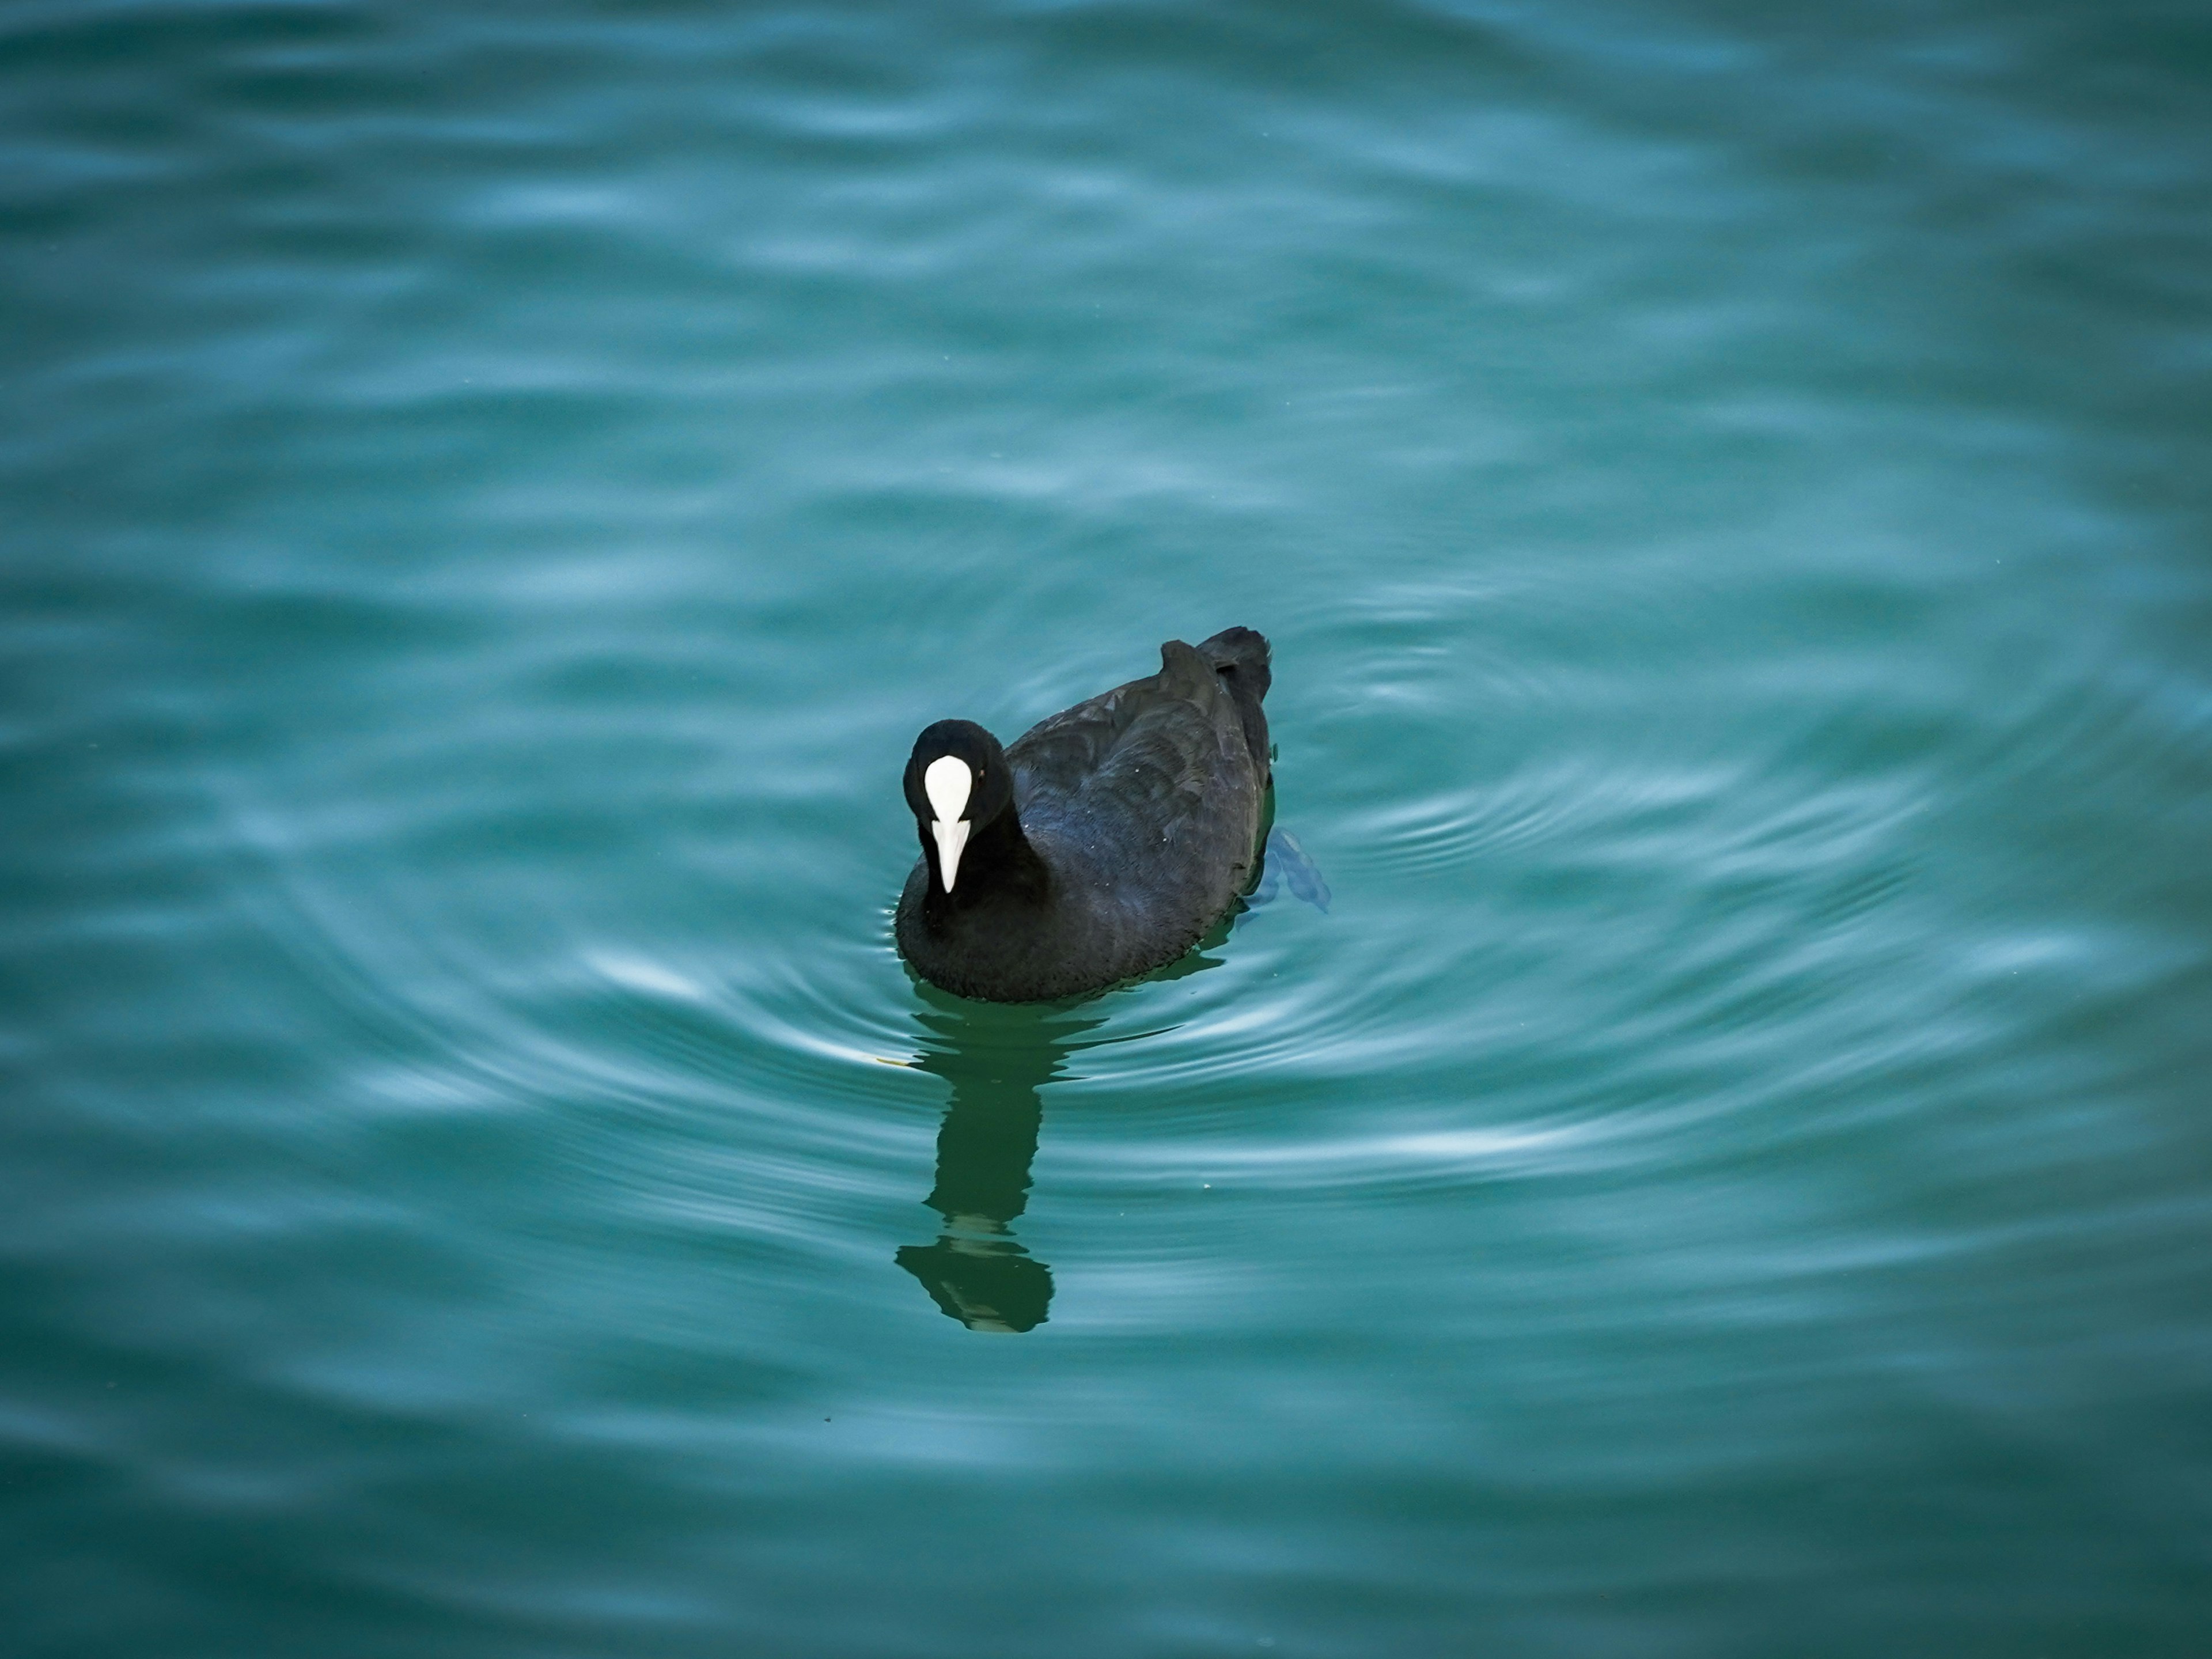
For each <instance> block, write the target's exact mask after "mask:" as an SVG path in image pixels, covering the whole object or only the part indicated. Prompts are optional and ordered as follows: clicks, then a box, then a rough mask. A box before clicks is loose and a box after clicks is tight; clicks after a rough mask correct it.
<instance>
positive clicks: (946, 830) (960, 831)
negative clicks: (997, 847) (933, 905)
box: [929, 818, 968, 893]
mask: <svg viewBox="0 0 2212 1659" xmlns="http://www.w3.org/2000/svg"><path fill="white" fill-rule="evenodd" d="M929 833H930V834H931V835H933V836H936V837H937V868H938V872H939V874H941V875H942V876H943V877H944V878H945V891H946V892H948V893H949V892H951V890H952V878H953V877H955V876H957V875H958V874H959V873H960V849H961V848H963V847H965V846H966V845H967V844H968V820H967V819H965V818H956V819H954V820H953V821H952V822H951V823H945V821H944V820H943V819H941V818H940V819H939V820H937V821H936V822H935V823H932V824H931V825H930V826H929Z"/></svg>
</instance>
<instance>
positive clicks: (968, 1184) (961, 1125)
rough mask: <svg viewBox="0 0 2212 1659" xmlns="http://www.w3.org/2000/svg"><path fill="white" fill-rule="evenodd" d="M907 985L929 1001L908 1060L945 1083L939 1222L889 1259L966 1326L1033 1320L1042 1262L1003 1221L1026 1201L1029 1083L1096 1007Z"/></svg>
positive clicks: (1033, 1093) (1031, 1153) (1061, 1058)
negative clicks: (1085, 1011)
mask: <svg viewBox="0 0 2212 1659" xmlns="http://www.w3.org/2000/svg"><path fill="white" fill-rule="evenodd" d="M916 989H917V990H918V991H919V992H920V994H921V997H922V998H923V1000H925V1001H926V1002H927V1005H928V1006H927V1007H925V1008H924V1009H923V1010H922V1011H921V1013H920V1014H919V1015H918V1016H917V1017H918V1018H920V1020H921V1024H922V1026H923V1028H924V1029H925V1030H926V1031H927V1033H928V1035H927V1036H926V1037H925V1038H924V1039H923V1046H922V1051H921V1053H920V1054H917V1055H916V1056H915V1059H914V1061H913V1065H914V1067H915V1070H916V1071H921V1072H933V1073H936V1074H937V1075H938V1076H939V1077H941V1078H943V1079H945V1081H946V1082H947V1083H949V1084H951V1085H952V1100H951V1104H950V1105H948V1106H947V1107H946V1108H945V1123H944V1127H941V1128H940V1129H939V1130H938V1132H937V1185H936V1186H935V1188H933V1189H932V1190H931V1192H930V1194H929V1197H928V1199H927V1200H926V1201H927V1204H928V1205H929V1207H930V1208H931V1209H933V1210H934V1211H936V1212H938V1214H939V1215H940V1216H942V1217H944V1218H945V1225H944V1229H943V1231H941V1232H940V1233H939V1237H938V1240H937V1242H936V1243H934V1244H908V1245H906V1246H904V1247H903V1248H902V1249H900V1251H899V1253H898V1264H899V1266H900V1267H903V1268H905V1269H906V1270H907V1271H908V1273H912V1274H913V1275H914V1276H915V1278H916V1279H920V1280H921V1284H922V1288H923V1289H924V1290H926V1291H928V1292H929V1294H930V1296H931V1297H932V1298H933V1299H934V1300H935V1302H936V1304H937V1305H938V1306H939V1307H940V1308H942V1309H943V1310H945V1312H946V1313H947V1314H950V1315H951V1316H952V1317H953V1318H955V1319H957V1320H958V1321H959V1322H961V1323H962V1324H963V1325H965V1326H966V1327H967V1328H969V1330H971V1331H1026V1330H1030V1329H1033V1328H1035V1327H1036V1326H1038V1325H1042V1323H1044V1319H1045V1309H1046V1308H1047V1306H1048V1305H1049V1304H1050V1303H1051V1301H1052V1270H1051V1269H1050V1268H1049V1267H1046V1266H1045V1264H1044V1263H1043V1262H1042V1261H1038V1260H1037V1259H1036V1257H1035V1256H1032V1255H1030V1253H1029V1252H1028V1251H1027V1250H1025V1249H1023V1248H1022V1247H1021V1245H1020V1244H1019V1243H1017V1242H1016V1240H1015V1238H1014V1236H1013V1231H1012V1224H1013V1220H1014V1218H1015V1217H1016V1216H1018V1215H1019V1214H1021V1212H1022V1211H1023V1210H1024V1207H1026V1206H1027V1205H1028V1203H1029V1195H1030V1162H1031V1160H1033V1159H1034V1158H1036V1148H1037V1128H1038V1126H1039V1125H1040V1124H1041V1123H1042V1121H1043V1119H1044V1107H1043V1104H1042V1103H1041V1102H1040V1101H1039V1100H1038V1098H1037V1091H1038V1090H1039V1089H1041V1088H1042V1087H1043V1086H1044V1085H1046V1084H1048V1083H1049V1082H1051V1081H1052V1080H1053V1079H1054V1078H1056V1077H1058V1076H1060V1074H1061V1070H1062V1067H1063V1066H1064V1065H1065V1064H1066V1060H1067V1057H1068V1055H1069V1054H1073V1053H1074V1052H1075V1050H1076V1049H1078V1048H1082V1047H1085V1045H1084V1044H1083V1043H1080V1042H1077V1041H1076V1039H1077V1038H1079V1037H1080V1036H1082V1034H1083V1033H1084V1032H1085V1031H1087V1030H1091V1028H1092V1027H1094V1026H1097V1025H1099V1024H1103V1022H1104V1016H1103V1014H1102V1015H1092V1016H1090V1017H1088V1018H1084V1017H1080V1016H1073V1015H1071V1014H1070V1013H1069V1012H1067V1011H1066V1008H1065V1007H1057V1008H1056V1007H1054V1006H1051V1005H1049V1004H1046V1005H1037V1004H1030V1003H1018V1004H1013V1005H1000V1004H994V1003H988V1002H968V1001H964V1000H962V999H960V998H957V997H949V996H946V995H945V994H943V993H942V992H939V991H935V990H933V989H931V988H930V987H927V986H917V987H916Z"/></svg>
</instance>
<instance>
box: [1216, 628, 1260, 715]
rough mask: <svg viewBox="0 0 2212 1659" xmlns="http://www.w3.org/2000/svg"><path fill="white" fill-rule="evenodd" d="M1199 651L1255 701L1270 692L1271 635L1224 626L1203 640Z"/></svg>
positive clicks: (1255, 630) (1248, 629)
mask: <svg viewBox="0 0 2212 1659" xmlns="http://www.w3.org/2000/svg"><path fill="white" fill-rule="evenodd" d="M1198 654H1199V655H1200V656H1201V657H1203V658H1205V659H1206V660H1207V661H1208V662H1210V663H1212V665H1213V666H1214V668H1215V670H1216V671H1218V672H1220V673H1222V674H1225V675H1226V676H1228V678H1229V679H1230V681H1231V684H1234V685H1235V686H1236V688H1237V690H1239V691H1242V692H1243V694H1244V695H1245V696H1248V697H1249V698H1251V700H1252V701H1253V702H1259V701H1260V700H1261V698H1262V697H1264V696H1267V686H1268V683H1269V681H1270V680H1271V679H1272V678H1273V676H1272V675H1271V674H1270V673H1269V671H1268V668H1267V635H1264V634H1262V633H1261V632H1259V631H1258V630H1257V629H1250V628H1225V629H1222V630H1221V631H1220V632H1219V633H1218V634H1216V635H1214V636H1213V637H1212V639H1210V640H1206V641H1203V642H1201V643H1200V646H1199V647H1198Z"/></svg>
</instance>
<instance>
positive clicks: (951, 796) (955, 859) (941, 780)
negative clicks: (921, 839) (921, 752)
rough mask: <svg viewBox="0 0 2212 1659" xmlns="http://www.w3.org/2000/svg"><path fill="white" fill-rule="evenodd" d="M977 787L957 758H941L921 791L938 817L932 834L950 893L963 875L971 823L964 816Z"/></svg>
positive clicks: (925, 775)
mask: <svg viewBox="0 0 2212 1659" xmlns="http://www.w3.org/2000/svg"><path fill="white" fill-rule="evenodd" d="M974 787H975V774H974V773H973V772H971V771H969V769H968V763H967V762H966V761H964V760H962V759H961V758H960V757H959V756H957V755H939V757H937V758H936V759H935V760H933V761H932V762H930V763H929V766H928V769H927V770H925V771H924V772H923V773H922V775H921V791H922V793H924V794H926V795H927V796H928V797H929V810H930V811H931V813H932V814H933V815H934V816H933V821H932V823H930V826H929V833H930V834H931V835H933V836H935V837H936V838H937V868H938V872H939V874H940V875H942V876H943V877H944V878H945V891H946V892H948V893H949V892H951V890H952V878H954V877H955V876H956V875H957V874H959V872H960V849H961V848H963V847H965V846H967V844H968V829H969V825H968V820H967V819H966V818H965V817H963V816H962V815H963V813H965V812H966V811H967V810H968V792H969V790H970V789H973V788H974Z"/></svg>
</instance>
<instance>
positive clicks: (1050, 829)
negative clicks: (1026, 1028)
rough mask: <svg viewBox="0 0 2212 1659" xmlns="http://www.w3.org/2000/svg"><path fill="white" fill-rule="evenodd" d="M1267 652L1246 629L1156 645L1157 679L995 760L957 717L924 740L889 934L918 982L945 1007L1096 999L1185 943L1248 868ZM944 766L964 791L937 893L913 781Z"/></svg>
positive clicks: (1261, 795)
mask: <svg viewBox="0 0 2212 1659" xmlns="http://www.w3.org/2000/svg"><path fill="white" fill-rule="evenodd" d="M1267 655H1268V653H1267V641H1266V640H1265V639H1264V638H1262V637H1261V635H1258V634H1256V633H1255V632H1254V631H1253V630H1252V629H1249V628H1231V629H1225V630H1224V631H1223V632H1221V633H1219V634H1217V635H1214V636H1213V637H1212V639H1210V640H1207V641H1205V642H1204V643H1203V644H1201V645H1197V646H1189V645H1185V644H1184V643H1183V642H1182V641H1180V640H1170V641H1168V642H1167V643H1166V644H1165V645H1164V646H1162V647H1160V671H1159V672H1158V673H1157V674H1154V675H1152V676H1151V677H1150V678H1146V679H1140V680H1131V681H1130V682H1129V683H1128V684H1127V685H1120V686H1116V687H1115V689H1114V690H1111V691H1108V692H1105V693H1103V694H1102V695H1100V696H1096V697H1093V698H1091V700H1090V701H1089V702H1079V703H1078V704H1076V705H1075V707H1074V708H1069V709H1065V710H1063V711H1062V712H1060V714H1054V715H1053V716H1052V717H1051V718H1050V719H1048V720H1040V721H1039V722H1038V723H1037V724H1036V726H1032V727H1030V730H1029V731H1027V732H1024V734H1023V735H1022V736H1021V737H1020V738H1017V739H1016V740H1015V741H1014V743H1013V744H1012V745H1011V746H1009V747H1007V748H1005V749H1001V748H1000V746H999V742H998V739H997V738H994V737H993V736H992V735H991V734H990V733H989V732H986V731H985V730H984V729H983V728H982V727H981V726H976V725H975V724H973V723H972V722H970V721H967V720H940V721H939V722H938V723H937V724H936V725H934V726H931V727H929V729H928V730H927V731H925V732H923V733H922V734H921V737H920V738H918V739H916V740H915V746H914V756H913V758H912V759H911V760H909V761H908V763H907V769H906V795H907V803H908V805H909V806H911V807H912V808H913V809H914V812H915V823H916V827H917V828H918V829H919V830H920V832H921V847H922V856H921V861H920V862H919V863H918V864H916V865H915V867H914V870H913V872H912V873H911V874H910V875H908V878H907V883H906V890H905V891H904V892H903V893H902V895H901V896H900V897H899V905H898V922H897V934H898V945H899V949H900V951H902V953H904V955H905V957H906V959H907V960H908V962H909V963H912V964H913V965H914V968H915V972H917V973H919V974H920V975H921V976H922V977H923V978H924V979H927V980H928V981H930V982H931V983H932V984H933V985H937V986H939V987H942V988H944V989H945V990H947V991H951V992H952V993H954V994H957V995H960V996H969V997H978V998H981V999H983V1000H987V1001H991V1002H1033V1001H1040V1000H1048V999H1053V998H1059V997H1071V996H1080V995H1083V994H1086V993H1088V992H1091V991H1097V990H1102V989H1103V988H1104V987H1107V986H1109V985H1111V984H1113V983H1115V981H1118V980H1124V979H1127V978H1129V977H1130V976H1131V975H1135V974H1141V973H1143V972H1145V971H1146V969H1152V968H1157V967H1158V966H1159V965H1160V964H1161V963H1166V962H1171V961H1173V960H1174V959H1175V958H1176V957H1179V956H1181V955H1182V953H1183V952H1184V951H1188V949H1190V947H1191V946H1192V945H1194V944H1196V943H1197V942H1198V940H1199V939H1200V937H1201V936H1202V935H1203V934H1204V933H1205V932H1206V929H1207V928H1208V927H1212V924H1213V923H1214V922H1215V921H1218V919H1219V918H1220V917H1221V915H1222V914H1223V913H1224V912H1225V911H1226V910H1227V909H1228V908H1229V907H1230V906H1231V904H1232V903H1234V902H1236V899H1237V895H1238V894H1239V893H1240V892H1241V891H1242V890H1243V889H1244V888H1245V887H1246V885H1247V884H1248V883H1249V878H1250V877H1251V875H1252V872H1253V869H1254V866H1255V860H1257V858H1258V856H1259V848H1258V845H1257V842H1258V839H1259V836H1260V834H1261V809H1262V804H1263V801H1264V799H1265V797H1266V794H1267V780H1268V760H1267V714H1265V713H1264V712H1263V711H1262V710H1261V706H1260V704H1261V699H1262V698H1263V697H1265V696H1267V684H1268V679H1269V673H1268V663H1267ZM948 755H950V756H955V757H958V758H959V759H960V760H961V761H963V763H966V765H967V767H968V768H969V780H970V788H969V794H968V796H967V799H966V803H965V807H966V810H965V813H964V820H963V821H964V822H965V823H966V824H967V825H968V829H967V831H966V835H967V840H966V842H965V844H964V846H963V847H961V848H959V850H958V856H957V864H956V866H955V869H954V878H953V882H952V886H951V890H950V891H947V890H946V889H945V883H944V880H943V878H942V876H941V873H940V869H939V866H940V861H941V860H940V853H939V842H938V839H937V837H936V836H934V835H933V833H932V829H931V825H932V823H933V807H932V805H931V801H930V799H929V796H928V793H927V784H926V781H925V780H926V777H927V774H928V773H929V771H930V769H931V766H932V763H934V762H937V761H939V760H940V759H941V758H942V757H945V756H948Z"/></svg>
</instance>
